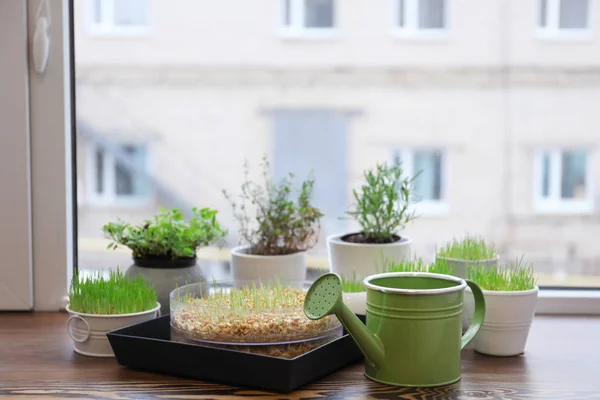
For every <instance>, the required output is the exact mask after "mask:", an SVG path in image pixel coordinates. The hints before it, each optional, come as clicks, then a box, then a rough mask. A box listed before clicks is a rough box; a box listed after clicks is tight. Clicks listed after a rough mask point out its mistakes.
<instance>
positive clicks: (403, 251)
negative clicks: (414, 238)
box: [327, 234, 411, 280]
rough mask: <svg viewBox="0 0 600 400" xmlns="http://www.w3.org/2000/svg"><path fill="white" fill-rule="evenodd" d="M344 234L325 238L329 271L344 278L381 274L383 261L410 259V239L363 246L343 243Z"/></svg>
mask: <svg viewBox="0 0 600 400" xmlns="http://www.w3.org/2000/svg"><path fill="white" fill-rule="evenodd" d="M342 236H344V234H341V235H340V234H338V235H331V236H329V237H328V238H327V250H328V252H329V265H330V267H331V271H332V272H335V273H336V274H338V275H341V276H344V277H346V278H352V276H353V274H354V273H356V278H357V279H360V280H362V279H364V278H366V277H367V276H369V275H374V274H377V273H381V272H383V270H382V267H383V263H384V260H390V261H393V262H398V261H401V260H403V259H405V258H409V257H410V243H411V241H410V239H408V238H402V239H401V240H399V241H397V242H394V243H386V244H364V243H351V242H345V241H343V240H342V239H341V238H342Z"/></svg>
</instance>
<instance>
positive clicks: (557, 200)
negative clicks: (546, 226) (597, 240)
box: [533, 148, 594, 214]
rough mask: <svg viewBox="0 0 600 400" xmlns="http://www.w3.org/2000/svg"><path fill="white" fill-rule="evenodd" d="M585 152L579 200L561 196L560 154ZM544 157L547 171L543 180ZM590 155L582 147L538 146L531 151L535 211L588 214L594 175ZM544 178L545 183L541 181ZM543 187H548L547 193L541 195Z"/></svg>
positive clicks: (592, 208)
mask: <svg viewBox="0 0 600 400" xmlns="http://www.w3.org/2000/svg"><path fill="white" fill-rule="evenodd" d="M570 151H574V152H584V153H585V182H584V185H585V186H584V190H585V195H584V196H583V198H580V199H568V198H563V197H562V194H561V183H562V179H563V176H562V155H563V153H565V152H570ZM546 160H548V163H549V173H548V176H547V179H546V177H545V174H544V169H545V168H544V164H545V162H546ZM593 171H594V169H593V154H592V153H591V152H589V151H586V150H584V149H575V148H573V149H570V148H563V149H560V148H553V149H541V150H539V151H537V152H536V154H535V164H534V184H533V188H534V193H533V198H534V209H535V211H536V212H538V213H550V214H589V213H592V212H593V211H594V174H593ZM546 180H547V182H545V181H546ZM544 186H547V188H548V190H547V191H548V195H547V196H544V195H543V190H544Z"/></svg>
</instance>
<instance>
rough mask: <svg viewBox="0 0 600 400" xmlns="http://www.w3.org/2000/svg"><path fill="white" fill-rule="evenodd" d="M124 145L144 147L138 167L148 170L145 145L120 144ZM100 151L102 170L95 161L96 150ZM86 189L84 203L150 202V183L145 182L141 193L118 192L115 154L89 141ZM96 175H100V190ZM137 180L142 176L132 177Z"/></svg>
mask: <svg viewBox="0 0 600 400" xmlns="http://www.w3.org/2000/svg"><path fill="white" fill-rule="evenodd" d="M122 146H123V147H125V146H137V147H143V148H145V152H146V154H145V158H144V159H143V161H142V164H141V165H138V167H139V168H143V170H145V171H146V172H148V168H149V165H150V163H149V161H148V153H147V146H146V145H144V144H139V143H127V144H122ZM98 151H102V157H103V160H102V163H101V164H102V171H98V170H97V169H98V165H97V162H96V157H97V152H98ZM85 159H86V162H85V165H86V184H85V187H86V190H85V198H84V199H83V201H84V202H85V204H89V205H93V206H98V207H113V206H119V207H140V206H146V205H148V204H150V203H151V202H152V195H151V191H150V190H149V187H150V185H149V184H146V185H145V186H146V188H145V190H144V191H143V193H141V194H119V193H118V192H117V184H118V183H117V166H118V161H117V158H116V157H115V155H114V154H113V153H112V152H111V151H108V150H102V149H101V148H100V147H98V146H97V145H95V144H93V143H89V144H88V145H87V146H86V157H85ZM128 173H131V174H135V173H136V172H135V171H131V170H129V171H128ZM98 176H101V177H102V183H101V184H100V187H101V188H102V189H101V190H100V191H99V190H98V187H99V186H98V185H99V182H98ZM132 180H135V181H137V182H140V181H143V178H138V179H132Z"/></svg>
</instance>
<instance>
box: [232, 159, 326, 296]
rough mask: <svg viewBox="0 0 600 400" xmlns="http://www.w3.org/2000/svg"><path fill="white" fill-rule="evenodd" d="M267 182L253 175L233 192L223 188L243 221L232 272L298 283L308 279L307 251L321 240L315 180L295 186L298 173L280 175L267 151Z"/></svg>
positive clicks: (247, 278) (240, 277) (244, 278)
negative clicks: (274, 171) (275, 177)
mask: <svg viewBox="0 0 600 400" xmlns="http://www.w3.org/2000/svg"><path fill="white" fill-rule="evenodd" d="M261 175H262V183H261V184H259V183H256V182H254V181H252V180H251V179H250V178H249V167H248V164H247V163H246V164H245V180H244V182H243V184H242V188H241V189H242V190H241V193H240V194H239V195H238V196H236V197H234V196H232V195H230V194H229V193H228V192H227V191H225V190H224V191H223V193H224V195H225V197H226V198H227V199H228V200H229V201H230V203H231V206H232V209H233V215H234V218H235V219H237V221H238V223H239V234H240V238H241V245H240V246H238V247H235V248H233V249H232V250H231V276H232V279H233V282H234V285H237V283H236V282H245V283H248V282H252V281H257V282H259V281H268V280H273V279H276V280H278V281H279V282H284V283H288V282H289V283H291V284H297V282H303V281H304V280H305V279H306V252H307V251H308V250H310V249H311V248H313V247H314V246H315V245H316V244H317V241H318V236H319V230H320V219H321V217H322V216H323V214H322V213H321V212H320V210H319V209H318V208H317V207H315V206H314V205H313V204H312V193H313V186H314V180H312V179H307V180H304V181H303V182H302V183H301V185H300V186H299V188H298V189H295V188H294V176H293V174H289V175H288V176H287V177H285V178H283V179H280V180H278V181H275V180H273V179H271V176H270V164H269V161H268V158H267V157H266V156H265V157H263V162H262V174H261Z"/></svg>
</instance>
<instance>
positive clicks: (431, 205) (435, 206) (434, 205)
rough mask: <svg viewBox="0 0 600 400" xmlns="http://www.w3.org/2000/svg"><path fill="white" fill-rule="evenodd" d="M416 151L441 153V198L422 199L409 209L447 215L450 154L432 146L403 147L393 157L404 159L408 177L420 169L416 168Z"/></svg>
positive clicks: (427, 214) (448, 209)
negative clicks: (416, 169) (414, 163)
mask: <svg viewBox="0 0 600 400" xmlns="http://www.w3.org/2000/svg"><path fill="white" fill-rule="evenodd" d="M416 151H430V152H439V153H440V155H441V163H440V167H441V171H440V179H441V183H442V187H441V192H440V195H441V200H420V201H419V202H418V203H416V204H414V205H411V206H410V207H409V209H410V210H411V211H415V212H416V213H417V214H418V215H424V216H447V215H448V214H449V213H450V205H449V203H448V176H449V175H448V156H447V154H446V152H445V151H444V150H443V149H439V148H430V147H408V148H405V147H401V148H398V149H396V150H395V151H394V152H393V153H392V158H395V157H396V156H398V157H399V158H400V160H401V161H402V169H403V170H404V173H405V174H406V176H407V177H412V176H414V175H415V174H416V173H417V172H418V171H415V170H414V165H413V162H414V153H415V152H416Z"/></svg>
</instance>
